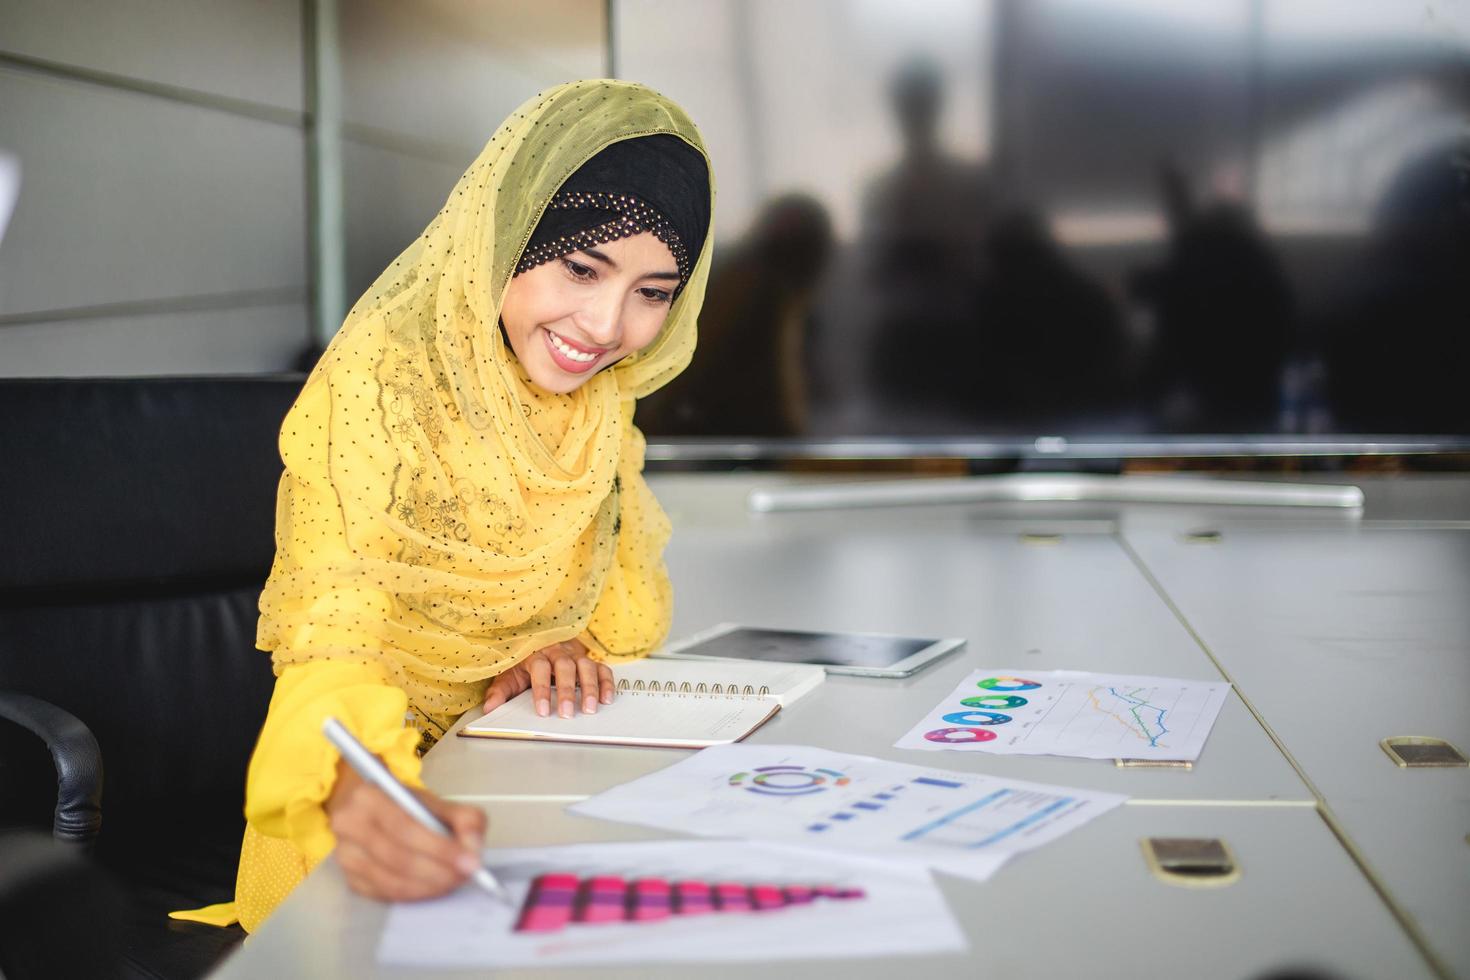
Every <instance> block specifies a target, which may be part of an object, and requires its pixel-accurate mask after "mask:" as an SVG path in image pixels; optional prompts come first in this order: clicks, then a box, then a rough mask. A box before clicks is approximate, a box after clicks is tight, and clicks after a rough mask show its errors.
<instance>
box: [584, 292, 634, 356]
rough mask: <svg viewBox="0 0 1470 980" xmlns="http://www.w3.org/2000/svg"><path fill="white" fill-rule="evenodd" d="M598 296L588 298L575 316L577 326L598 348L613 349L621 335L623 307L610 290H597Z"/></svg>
mask: <svg viewBox="0 0 1470 980" xmlns="http://www.w3.org/2000/svg"><path fill="white" fill-rule="evenodd" d="M598 292H599V293H600V295H598V296H596V297H590V298H589V299H588V302H587V305H586V306H584V307H582V310H581V312H580V313H579V314H578V316H577V326H578V327H580V328H581V330H582V333H584V334H586V336H587V339H588V340H589V341H591V342H592V343H594V344H596V345H597V346H599V347H615V346H617V343H618V338H619V336H620V335H621V324H620V323H619V322H618V321H619V317H621V315H622V311H623V305H622V303H620V302H619V301H618V296H617V294H616V293H615V292H614V291H612V290H606V291H604V290H599V291H598Z"/></svg>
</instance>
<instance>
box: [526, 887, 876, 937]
mask: <svg viewBox="0 0 1470 980" xmlns="http://www.w3.org/2000/svg"><path fill="white" fill-rule="evenodd" d="M863 896H864V892H863V890H862V889H861V888H853V887H842V886H838V885H777V884H772V883H766V884H755V885H751V884H745V883H742V882H735V881H721V882H712V881H688V880H681V881H670V880H669V879H667V878H636V879H634V880H632V881H628V880H627V879H625V878H620V877H617V876H615V875H593V876H589V877H585V878H584V877H579V876H578V875H576V874H571V873H552V874H544V875H540V876H538V877H537V878H535V879H534V880H532V882H531V888H530V890H529V891H528V892H527V893H526V900H525V902H523V903H522V904H521V911H520V915H519V917H518V918H517V919H516V925H515V929H516V932H559V931H560V930H562V929H564V928H566V927H568V926H572V925H597V924H599V923H603V922H662V921H663V920H665V919H668V918H670V917H671V916H682V915H717V914H720V913H732V912H739V913H744V912H774V911H776V910H778V909H785V908H791V907H794V906H798V905H807V904H810V903H811V902H819V901H851V900H855V899H861V898H862V897H863Z"/></svg>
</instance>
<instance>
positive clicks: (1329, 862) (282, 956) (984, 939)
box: [214, 802, 1432, 980]
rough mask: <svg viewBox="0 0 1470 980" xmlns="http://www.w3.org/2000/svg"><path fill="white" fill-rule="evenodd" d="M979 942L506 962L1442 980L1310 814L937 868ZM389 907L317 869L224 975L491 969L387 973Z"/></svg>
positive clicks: (1255, 810) (554, 823)
mask: <svg viewBox="0 0 1470 980" xmlns="http://www.w3.org/2000/svg"><path fill="white" fill-rule="evenodd" d="M490 814H491V821H492V822H491V832H490V839H489V843H490V845H491V846H536V845H549V844H557V843H574V842H585V841H591V840H599V841H618V840H654V839H664V838H667V837H668V836H669V835H666V834H656V833H654V832H652V831H643V830H640V829H638V828H635V827H629V826H625V825H621V824H612V823H606V822H603V821H598V820H592V819H589V818H585V817H577V816H574V815H571V814H567V813H565V812H564V811H563V810H562V808H561V807H560V806H559V805H557V804H554V803H525V802H522V803H515V802H504V803H498V804H495V805H494V806H493V807H492V808H491V809H490ZM1148 836H1165V837H1197V836H1208V837H1220V838H1222V839H1223V840H1225V841H1226V843H1228V844H1229V846H1230V848H1231V850H1232V851H1233V853H1234V855H1235V858H1236V860H1237V861H1238V862H1239V865H1240V868H1241V877H1240V879H1239V880H1238V881H1236V882H1235V883H1234V884H1231V885H1228V886H1225V887H1221V888H1184V887H1179V886H1176V885H1169V884H1164V883H1162V882H1160V881H1159V880H1157V879H1155V878H1154V877H1152V876H1151V874H1150V873H1149V871H1148V868H1147V865H1146V863H1145V861H1144V859H1143V856H1142V852H1141V850H1140V847H1139V840H1140V839H1141V838H1143V837H1148ZM936 881H938V883H939V885H940V887H941V888H942V889H943V892H944V895H945V897H946V899H947V901H948V903H949V907H950V909H951V910H952V912H953V914H954V916H955V918H956V920H957V921H958V922H959V923H960V925H961V927H962V928H963V929H964V931H965V933H966V936H967V938H968V940H969V943H970V951H969V952H968V953H967V954H964V955H959V954H951V955H944V956H933V957H905V958H901V959H896V958H869V959H842V958H840V957H839V958H837V959H834V960H826V961H815V962H814V961H805V962H800V963H797V962H785V963H782V962H775V963H765V964H731V965H713V964H699V965H697V966H696V965H691V964H669V965H655V964H640V965H636V966H633V965H629V966H622V967H616V968H597V969H547V968H540V969H534V970H528V969H521V970H503V971H496V972H495V973H494V975H495V976H497V977H527V978H533V977H534V978H545V980H553V978H559V977H588V976H596V977H600V978H609V980H611V978H630V980H631V978H641V977H650V978H676V977H688V976H691V975H693V974H694V973H695V971H697V973H698V975H699V976H701V977H712V978H723V977H731V978H733V977H751V976H762V975H764V976H778V977H780V976H795V975H812V976H842V977H853V978H874V980H877V978H891V977H893V976H894V975H895V974H901V975H907V976H911V977H940V976H962V977H981V976H1009V977H1061V976H1079V977H1118V978H1128V980H1139V978H1151V977H1159V978H1164V977H1168V978H1176V977H1194V978H1199V980H1217V978H1218V980H1241V978H1251V977H1264V976H1266V975H1267V974H1268V973H1269V972H1270V971H1271V970H1275V969H1282V968H1284V967H1294V968H1311V969H1316V970H1320V971H1323V973H1322V974H1321V975H1325V976H1329V977H1332V978H1335V980H1381V978H1394V980H1417V978H1424V977H1430V976H1432V974H1431V973H1430V972H1429V969H1428V967H1427V966H1426V965H1425V964H1424V962H1423V960H1422V959H1421V958H1420V957H1419V955H1418V953H1417V952H1416V951H1415V949H1414V948H1413V946H1412V945H1411V944H1410V943H1409V941H1408V939H1407V938H1406V937H1405V936H1404V934H1403V932H1402V930H1400V929H1399V928H1398V926H1397V925H1396V924H1395V923H1394V921H1393V920H1392V918H1391V917H1390V916H1389V914H1388V913H1387V911H1386V910H1385V909H1384V907H1383V905H1382V903H1381V902H1380V901H1379V899H1378V897H1377V896H1376V895H1375V894H1374V892H1373V890H1372V888H1371V887H1370V886H1369V884H1368V883H1367V882H1366V881H1365V880H1364V879H1363V878H1362V876H1361V875H1359V874H1358V872H1357V870H1356V868H1355V867H1354V866H1353V865H1352V862H1351V861H1350V860H1349V859H1348V857H1347V855H1346V854H1344V853H1343V851H1342V849H1341V848H1340V847H1339V846H1338V844H1337V842H1336V840H1335V839H1334V838H1333V836H1332V834H1331V832H1330V831H1329V830H1328V828H1327V827H1326V826H1325V825H1324V824H1323V822H1322V820H1321V818H1320V817H1319V816H1318V814H1317V812H1316V810H1315V809H1314V808H1312V807H1310V806H1277V807H1256V806H1246V807H1209V806H1125V807H1122V808H1119V809H1117V810H1114V811H1112V812H1111V813H1107V814H1105V815H1103V816H1102V817H1100V818H1098V819H1097V820H1096V821H1094V822H1093V823H1090V824H1088V825H1087V826H1085V827H1083V828H1082V829H1080V830H1078V831H1077V832H1075V833H1073V834H1070V835H1068V836H1067V837H1065V838H1063V839H1061V840H1059V841H1057V842H1056V843H1054V844H1051V845H1048V846H1047V847H1045V848H1043V849H1041V850H1038V851H1035V852H1032V853H1030V854H1027V855H1023V856H1022V857H1019V858H1017V859H1016V860H1014V861H1012V862H1011V863H1010V864H1009V865H1007V866H1006V867H1005V868H1003V869H1002V870H1001V871H1000V872H999V873H998V874H997V875H996V876H995V877H994V878H992V879H991V880H990V881H989V882H988V883H986V884H983V885H982V884H976V883H974V882H969V881H964V880H961V879H958V878H951V877H948V876H946V875H938V876H936ZM386 915H387V910H386V907H385V906H383V905H380V904H378V903H376V902H372V901H369V900H367V899H363V898H360V897H358V896H356V895H354V894H352V893H351V892H350V891H349V890H348V889H347V886H346V882H345V881H344V879H343V878H342V875H341V872H340V870H339V869H338V868H337V866H336V864H335V863H334V862H332V861H330V860H329V861H328V862H326V863H325V864H323V865H322V866H321V867H319V868H318V869H317V870H316V871H315V872H313V874H312V875H311V877H310V878H308V879H307V881H306V882H305V883H304V884H303V885H302V886H301V887H300V888H299V889H298V890H297V891H296V892H295V893H294V894H292V895H291V896H290V897H289V898H288V899H287V900H286V902H285V903H284V904H283V905H282V906H281V908H280V909H279V910H278V911H277V912H276V914H275V915H274V916H272V917H271V919H270V920H268V921H267V922H266V923H265V924H264V925H263V926H262V927H261V929H260V931H259V932H257V933H256V934H255V935H254V936H252V937H251V938H250V939H249V940H247V942H246V943H245V946H244V947H243V948H242V949H241V950H240V951H239V952H237V953H236V954H235V955H234V956H233V957H232V958H231V959H230V960H228V961H227V962H226V963H225V964H224V965H223V967H222V968H221V969H220V970H219V971H218V972H217V973H216V974H214V976H215V977H217V978H219V980H235V978H239V980H246V978H251V980H254V978H260V977H353V978H357V977H382V978H393V980H397V978H403V977H411V976H423V975H432V976H436V977H439V976H442V977H445V978H458V977H472V976H487V975H489V971H480V972H476V971H453V970H451V971H433V972H432V973H430V972H429V971H421V970H405V969H401V968H386V967H380V966H378V964H377V963H376V961H375V951H376V947H377V942H378V937H379V935H380V932H381V929H382V925H383V921H384V918H385V916H386Z"/></svg>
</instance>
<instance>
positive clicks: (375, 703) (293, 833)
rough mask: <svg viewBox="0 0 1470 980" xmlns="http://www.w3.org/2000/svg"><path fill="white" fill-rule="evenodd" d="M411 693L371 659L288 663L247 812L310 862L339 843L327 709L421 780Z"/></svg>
mask: <svg viewBox="0 0 1470 980" xmlns="http://www.w3.org/2000/svg"><path fill="white" fill-rule="evenodd" d="M407 711H408V696H407V695H406V694H404V693H403V691H401V690H399V689H398V688H396V687H392V686H390V685H389V684H387V683H386V682H385V680H384V677H383V674H382V671H381V670H380V669H379V668H378V667H376V666H374V665H371V664H356V663H344V662H341V661H334V660H318V661H312V662H310V663H304V664H295V665H292V666H289V667H287V668H285V669H284V670H283V671H282V672H281V674H280V676H279V677H278V678H277V679H276V688H275V693H274V694H273V695H272V696H271V704H270V711H269V713H268V714H267V715H266V719H265V725H264V727H263V728H262V729H261V732H260V740H259V741H258V742H257V743H256V746H255V754H254V755H253V756H252V757H251V759H250V769H249V772H248V773H247V775H246V779H245V819H246V820H247V821H248V822H249V824H250V825H251V826H252V827H254V828H255V829H256V830H258V831H259V832H260V833H262V834H265V835H266V836H268V837H280V838H285V839H287V840H289V841H290V842H291V843H292V844H294V845H295V846H296V848H297V849H298V850H300V851H301V852H302V855H303V856H304V857H305V858H306V859H307V860H308V861H311V862H315V861H319V860H321V859H322V858H323V857H325V856H326V855H327V854H328V853H329V852H330V851H331V850H332V847H333V846H334V844H335V843H336V840H335V838H334V837H333V836H332V831H331V828H330V827H329V825H328V823H327V815H326V811H325V810H323V809H322V804H323V803H324V802H325V801H326V799H327V797H328V796H330V795H331V792H332V787H333V785H334V784H335V782H336V776H337V760H338V758H339V756H338V753H337V750H336V749H335V748H333V747H332V744H331V743H330V742H328V741H327V739H326V737H325V736H324V735H322V722H323V720H325V719H326V718H327V716H328V715H331V716H333V717H335V718H337V720H339V721H340V722H342V724H344V725H345V726H347V728H348V730H349V731H351V732H352V734H353V735H355V736H357V738H358V740H359V741H361V742H362V743H363V745H365V746H366V747H367V748H368V750H369V751H371V752H374V753H376V754H377V755H379V756H380V757H382V759H383V761H384V762H385V763H386V764H387V765H388V768H389V769H390V770H392V772H393V774H394V775H395V776H397V777H398V778H399V779H401V780H403V781H404V782H405V783H408V784H409V785H412V786H422V785H423V781H422V780H421V779H420V777H419V771H420V768H421V760H420V759H419V756H418V752H417V747H418V743H419V733H418V730H417V729H416V728H413V727H412V726H409V725H406V724H405V720H404V715H405V713H406V712H407Z"/></svg>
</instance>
